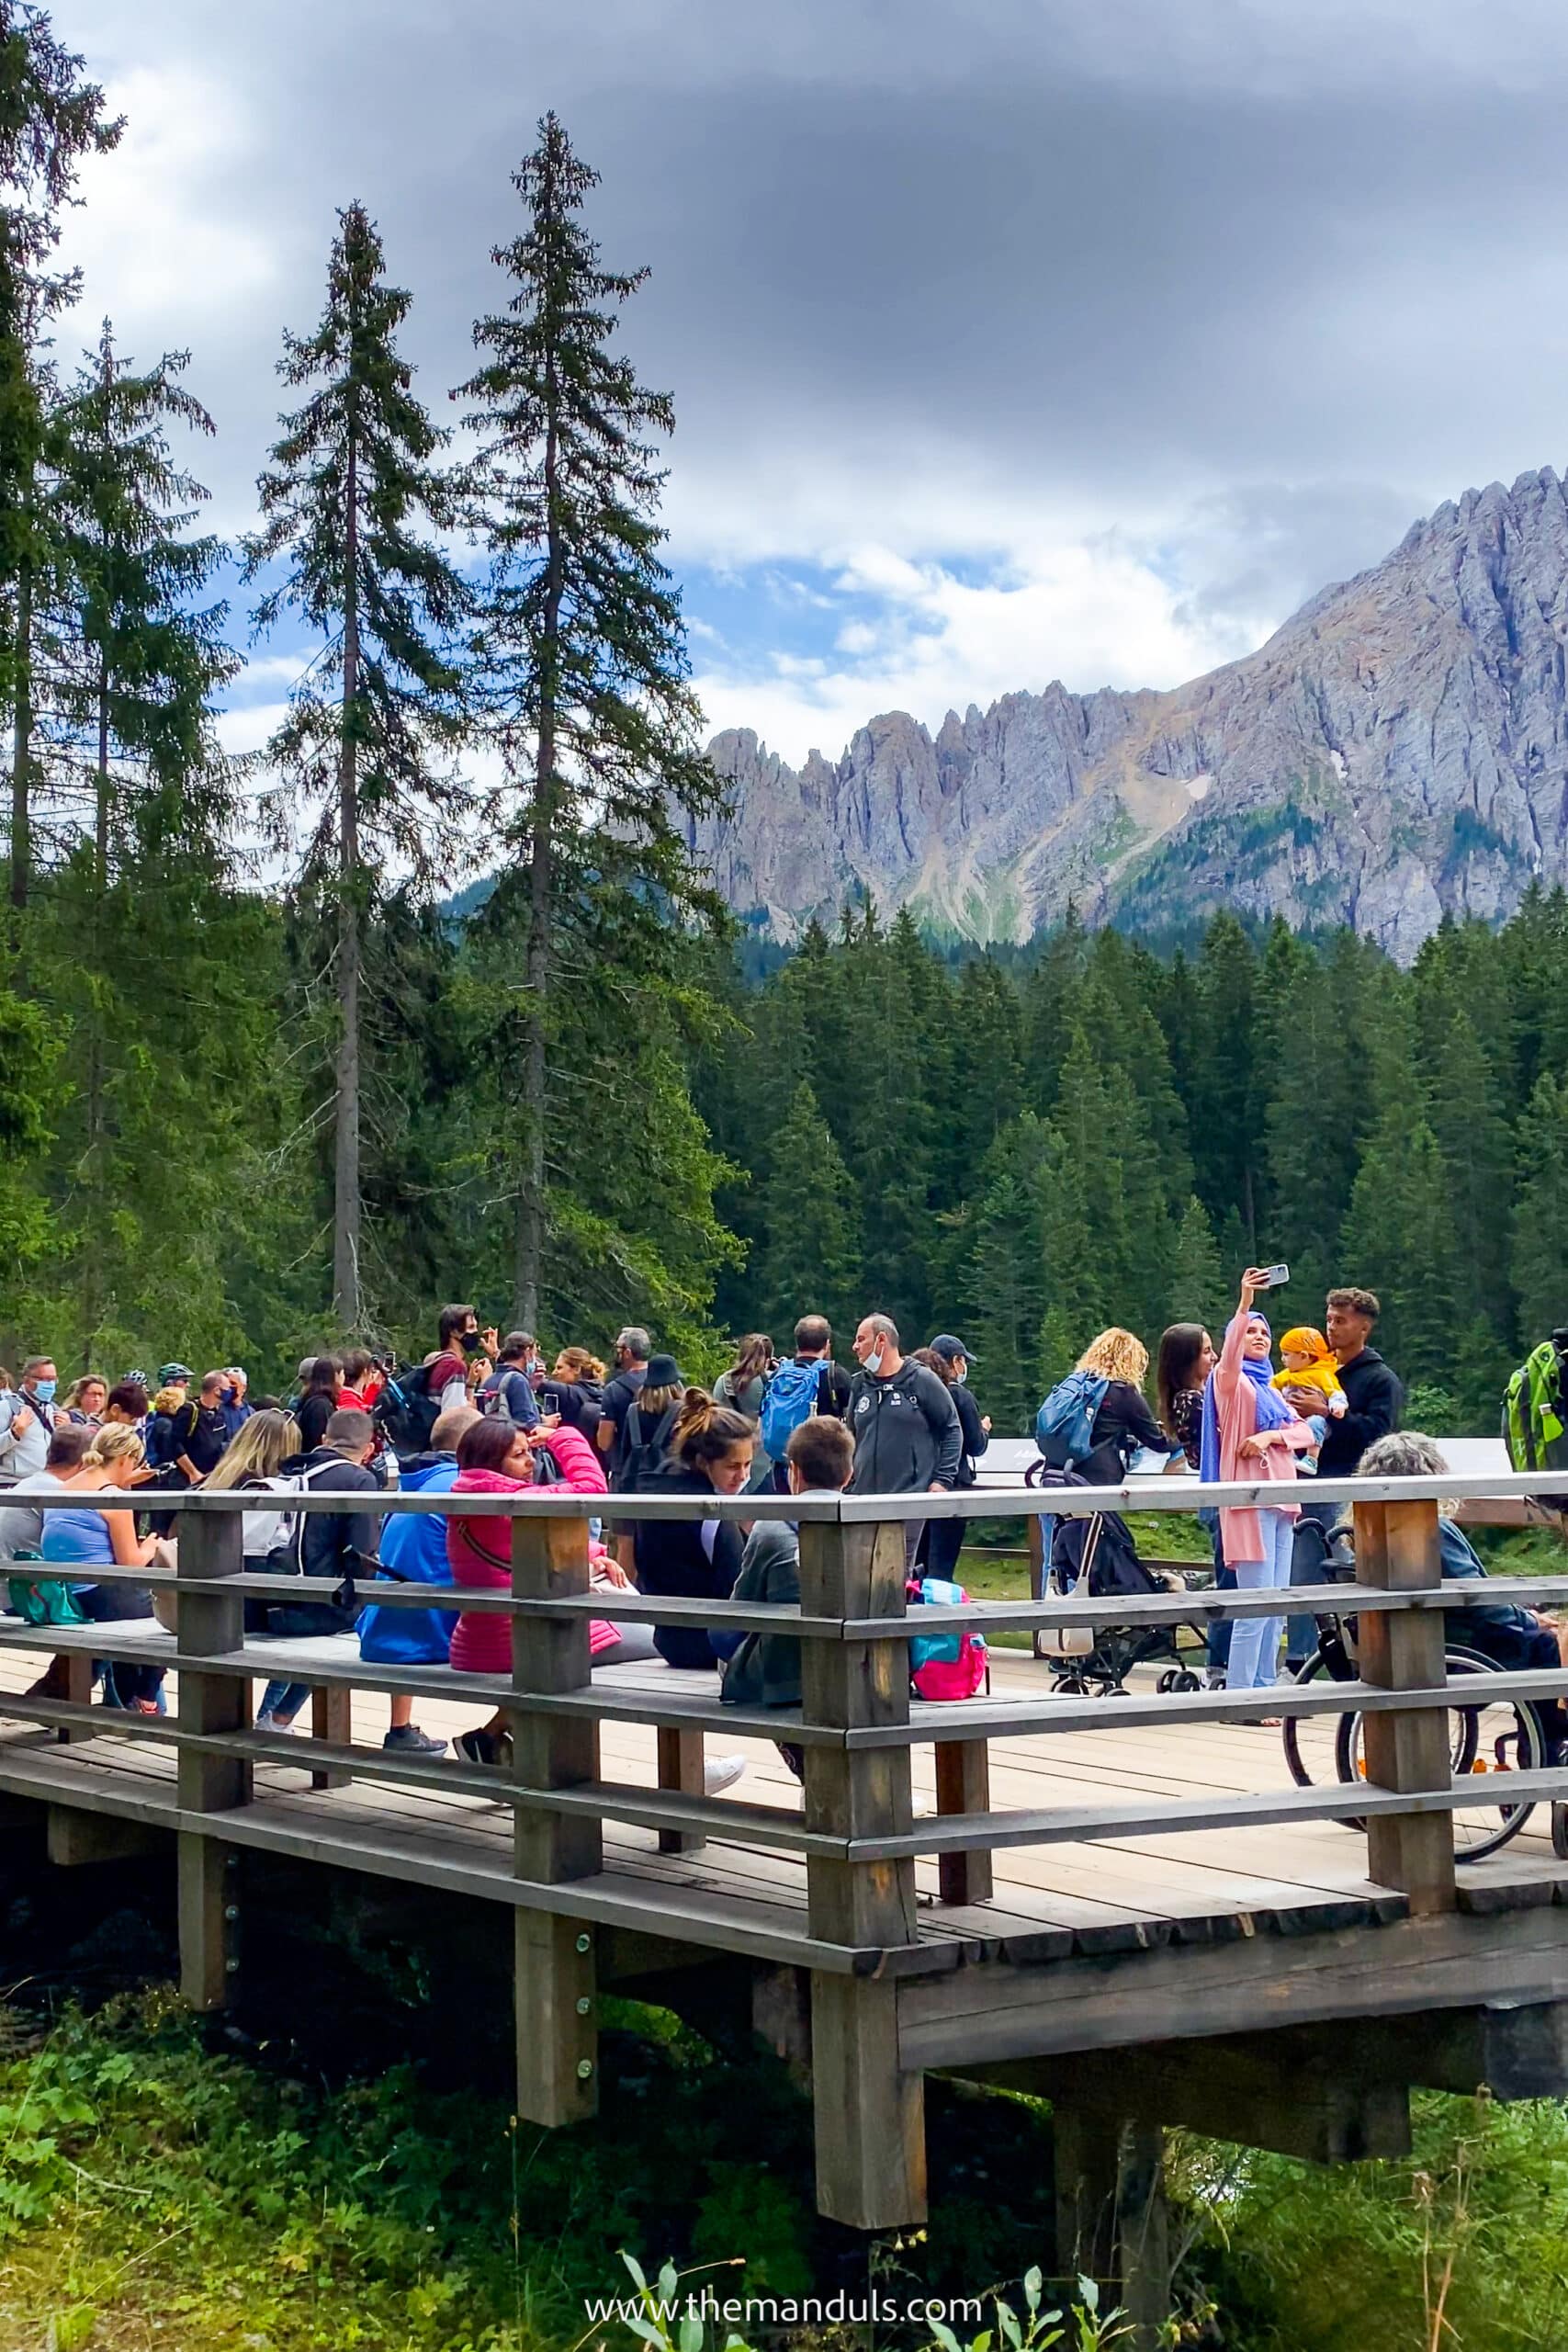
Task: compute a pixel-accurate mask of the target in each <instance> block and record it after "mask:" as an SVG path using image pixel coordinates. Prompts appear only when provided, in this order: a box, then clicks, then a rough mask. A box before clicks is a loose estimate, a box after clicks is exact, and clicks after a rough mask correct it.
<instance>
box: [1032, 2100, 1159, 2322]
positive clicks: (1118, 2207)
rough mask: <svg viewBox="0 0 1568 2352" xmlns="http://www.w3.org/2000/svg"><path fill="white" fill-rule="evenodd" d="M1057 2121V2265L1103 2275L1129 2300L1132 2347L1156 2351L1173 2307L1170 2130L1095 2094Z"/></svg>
mask: <svg viewBox="0 0 1568 2352" xmlns="http://www.w3.org/2000/svg"><path fill="white" fill-rule="evenodd" d="M1052 2126H1053V2131H1054V2134H1055V2165H1056V2268H1057V2270H1058V2271H1059V2272H1061V2273H1063V2274H1064V2275H1065V2276H1067V2277H1069V2278H1071V2277H1076V2276H1077V2275H1078V2274H1080V2273H1082V2274H1084V2275H1086V2276H1087V2277H1089V2278H1094V2279H1096V2280H1098V2281H1099V2282H1100V2285H1101V2287H1102V2288H1103V2289H1104V2290H1106V2296H1107V2300H1108V2301H1115V2302H1118V2303H1120V2304H1121V2305H1122V2308H1123V2310H1124V2311H1125V2312H1126V2314H1127V2319H1128V2323H1129V2325H1130V2333H1129V2335H1127V2337H1126V2338H1125V2341H1126V2343H1127V2345H1128V2346H1129V2352H1157V2348H1158V2346H1160V2345H1161V2344H1162V2343H1163V2342H1164V2339H1165V2324H1166V2321H1167V2320H1168V2317H1169V2314H1170V2231H1169V2219H1168V2212H1167V2208H1166V2197H1165V2134H1164V2131H1162V2130H1161V2128H1160V2126H1159V2125H1158V2124H1157V2123H1151V2122H1149V2121H1148V2120H1146V2119H1145V2118H1142V2117H1134V2116H1127V2115H1121V2114H1118V2113H1117V2112H1116V2111H1115V2110H1114V2109H1111V2108H1108V2107H1102V2106H1100V2105H1098V2104H1096V2103H1093V2102H1089V2101H1086V2102H1083V2103H1078V2102H1077V2101H1074V2102H1071V2103H1067V2102H1064V2103H1063V2104H1062V2105H1060V2106H1058V2107H1056V2108H1055V2109H1053V2110H1052Z"/></svg>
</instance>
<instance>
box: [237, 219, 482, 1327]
mask: <svg viewBox="0 0 1568 2352" xmlns="http://www.w3.org/2000/svg"><path fill="white" fill-rule="evenodd" d="M338 221H339V230H338V235H337V238H336V240H335V242H334V243H333V249H332V256H331V259H330V261H329V263H328V266H327V299H326V305H325V308H324V310H323V311H322V313H321V322H320V324H319V325H318V326H317V328H316V330H315V332H314V334H310V335H308V336H303V337H301V336H299V335H295V334H287V333H286V334H285V336H284V351H283V357H282V358H281V359H280V360H279V362H278V374H279V375H280V376H281V377H282V379H283V380H284V382H285V383H286V384H288V385H290V386H291V387H294V388H295V389H299V390H304V391H305V393H306V395H307V397H306V399H305V401H304V402H303V404H302V405H301V406H300V407H299V408H297V409H295V410H294V411H293V412H292V413H289V414H288V415H286V416H285V417H284V418H283V419H282V420H281V422H282V424H283V432H282V435H281V436H280V438H279V439H278V441H277V442H276V445H275V446H274V448H273V450H272V453H271V454H272V463H271V465H270V466H269V467H268V468H267V469H266V470H265V472H264V473H263V475H262V476H261V479H260V481H259V483H258V485H257V491H258V496H259V500H260V504H261V512H262V516H263V524H262V528H261V529H260V530H259V531H258V532H257V533H256V534H255V535H254V537H252V538H250V539H248V540H247V541H246V543H245V577H246V579H247V580H248V581H255V580H256V579H258V578H259V577H260V576H261V575H262V574H263V573H264V572H267V571H269V570H270V568H271V567H272V566H274V565H276V564H279V563H281V564H283V565H284V566H285V567H286V569H285V573H284V578H283V580H282V581H281V582H279V583H278V584H276V585H274V586H271V587H269V588H267V589H266V590H265V593H264V594H263V595H262V597H261V600H260V602H259V603H258V604H257V605H256V608H255V612H254V616H253V617H254V626H255V628H256V630H257V631H258V632H265V631H267V630H270V629H271V628H274V627H275V626H276V623H277V622H278V620H279V619H280V618H281V617H282V616H283V615H284V614H285V613H286V612H292V613H295V614H297V615H298V616H299V619H300V620H301V621H303V622H304V623H305V625H306V627H307V628H309V629H310V630H312V631H313V632H315V633H316V635H317V636H318V638H319V639H321V648H320V650H319V652H318V653H317V654H316V657H315V659H314V660H313V662H311V663H310V668H309V670H308V671H307V673H306V675H305V677H304V679H303V681H302V683H301V684H300V685H299V687H298V688H297V689H296V691H295V694H294V696H293V700H292V703H291V707H290V709H289V713H288V718H286V719H285V721H284V723H283V725H282V726H281V727H280V728H279V729H278V731H277V733H276V735H275V736H274V738H273V740H272V742H271V743H270V745H269V746H268V758H269V760H270V761H271V763H273V765H274V766H275V767H276V769H277V770H278V771H279V773H280V774H281V775H282V776H283V777H284V779H285V780H286V783H287V784H288V786H289V788H290V789H291V790H293V791H295V792H297V793H299V794H301V795H302V796H304V797H306V798H307V799H308V800H309V801H310V802H313V803H314V804H315V806H316V809H317V810H318V817H317V822H316V825H315V828H314V831H313V832H312V833H311V834H310V836H309V839H308V842H307V849H306V866H307V870H308V872H309V874H310V876H312V877H317V876H320V877H321V879H322V880H323V882H324V885H325V888H326V894H327V903H328V906H329V908H330V910H331V914H332V919H333V931H334V933H335V940H334V944H333V980H334V990H335V1001H336V1021H335V1031H336V1035H335V1038H334V1040H333V1276H332V1290H333V1311H334V1313H335V1315H336V1317H337V1319H338V1321H339V1322H340V1323H341V1324H342V1325H343V1326H344V1327H345V1328H355V1327H357V1326H358V1325H360V1324H361V1322H362V1321H363V1319H364V1315H365V1306H366V1300H365V1286H364V1266H363V1245H362V1233H361V1227H362V1223H363V1186H362V1173H361V1151H362V1143H361V1119H362V1094H363V1087H364V1071H363V1067H362V1021H363V1013H362V992H363V986H364V977H365V956H366V945H367V923H368V918H369V913H370V910H371V908H372V906H373V904H374V901H375V897H376V893H377V889H378V883H379V878H380V876H381V875H382V874H383V873H384V872H386V871H387V870H388V869H390V870H392V871H393V872H394V873H399V872H400V873H401V874H402V875H405V876H409V877H411V878H412V883H413V885H414V886H415V887H416V888H424V887H426V886H427V885H428V884H429V883H430V882H432V881H434V879H436V878H437V877H440V876H444V875H445V874H446V871H447V869H448V866H449V864H450V861H451V859H452V856H453V854H454V851H455V846H456V827H455V815H456V811H457V806H458V803H459V800H460V797H461V795H460V791H459V787H458V786H457V778H456V776H455V774H454V770H453V761H454V758H455V755H456V753H457V749H458V746H459V745H460V743H461V741H462V740H463V734H464V728H465V712H464V706H463V699H462V691H461V689H462V679H461V673H460V669H459V666H458V662H457V658H456V653H455V639H456V632H457V629H458V628H459V625H460V624H461V623H462V621H463V620H464V618H465V616H466V615H467V613H468V601H469V600H468V593H467V591H466V589H465V586H464V583H463V582H462V580H461V578H460V577H459V575H458V573H457V571H456V570H455V569H454V567H453V566H452V564H451V563H450V562H449V561H448V560H447V559H446V555H445V554H444V553H443V552H442V549H441V547H440V545H439V543H438V534H440V533H441V532H443V531H445V530H446V529H447V528H449V527H450V526H453V525H454V524H455V523H456V521H457V499H456V494H455V491H454V487H453V484H452V482H451V481H450V479H449V477H448V476H447V475H446V473H445V472H444V471H443V470H442V469H441V468H440V466H439V465H438V464H437V462H436V460H437V458H438V455H439V452H440V450H441V449H442V447H443V446H444V444H445V441H446V437H447V436H446V435H445V434H444V433H442V432H440V431H438V430H437V429H436V427H435V426H434V425H433V424H432V423H431V421H430V418H429V416H428V415H427V414H426V413H425V411H424V409H423V407H422V406H421V404H420V402H419V401H417V400H416V399H415V398H414V395H413V391H412V379H413V371H412V368H411V367H410V365H409V363H408V362H407V361H406V360H404V359H403V358H401V357H400V356H399V353H398V350H397V346H396V343H395V340H394V338H395V337H396V335H397V333H398V330H399V328H400V326H401V325H402V323H403V321H404V320H405V319H406V318H407V316H408V312H409V308H410V302H411V298H410V296H409V295H408V294H407V293H405V292H404V291H403V290H402V289H401V288H399V287H395V286H391V285H389V284H388V282H387V279H386V277H385V276H384V274H383V273H384V268H385V258H384V255H383V253H382V247H381V240H380V237H379V235H378V232H377V229H376V226H375V223H374V222H373V221H372V220H371V219H370V216H369V214H368V213H367V210H366V209H365V207H364V205H363V204H358V203H355V204H351V205H350V206H349V207H348V208H347V209H346V210H345V211H343V212H341V213H340V214H339V215H338Z"/></svg>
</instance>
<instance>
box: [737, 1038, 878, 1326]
mask: <svg viewBox="0 0 1568 2352" xmlns="http://www.w3.org/2000/svg"><path fill="white" fill-rule="evenodd" d="M853 1203H854V1188H853V1186H852V1183H851V1182H850V1176H849V1170H848V1169H847V1168H846V1167H845V1166H844V1160H843V1155H842V1153H841V1152H840V1149H839V1147H838V1145H837V1144H836V1143H835V1142H834V1140H833V1136H832V1131H831V1129H830V1128H829V1125H828V1123H827V1121H826V1120H825V1119H824V1118H823V1116H822V1114H821V1112H820V1111H819V1110H818V1107H817V1097H816V1096H815V1095H814V1094H813V1093H812V1091H811V1089H810V1087H809V1086H807V1084H806V1083H805V1081H804V1080H802V1082H801V1084H800V1085H799V1086H797V1087H796V1089H795V1095H794V1098H793V1100H792V1101H791V1103H790V1105H789V1109H788V1111H787V1113H786V1114H785V1116H784V1119H783V1120H782V1122H781V1123H780V1125H778V1127H777V1128H776V1129H775V1130H774V1132H773V1136H772V1138H771V1140H770V1142H769V1145H768V1148H767V1154H766V1163H765V1169H764V1173H763V1178H762V1182H761V1187H760V1193H759V1200H758V1210H759V1217H760V1222H761V1235H762V1238H761V1244H760V1246H759V1248H758V1251H757V1262H756V1266H755V1269H754V1273H753V1281H754V1284H755V1295H756V1297H757V1299H758V1302H759V1313H760V1315H761V1322H760V1323H759V1325H758V1329H765V1330H769V1331H771V1332H772V1333H773V1338H774V1340H775V1341H776V1343H777V1344H778V1346H779V1347H780V1348H783V1347H784V1346H785V1345H786V1344H787V1342H788V1337H789V1333H790V1331H791V1330H792V1329H793V1328H794V1325H795V1322H796V1320H797V1319H798V1318H799V1317H801V1316H802V1315H825V1316H826V1317H828V1320H829V1323H830V1324H831V1325H832V1326H833V1329H834V1330H835V1331H836V1332H843V1331H847V1330H852V1329H853V1328H854V1324H855V1320H856V1317H857V1315H858V1312H859V1304H860V1301H859V1289H860V1280H861V1263H860V1259H861V1253H860V1235H859V1231H858V1229H857V1226H856V1222H855V1216H854V1207H853Z"/></svg>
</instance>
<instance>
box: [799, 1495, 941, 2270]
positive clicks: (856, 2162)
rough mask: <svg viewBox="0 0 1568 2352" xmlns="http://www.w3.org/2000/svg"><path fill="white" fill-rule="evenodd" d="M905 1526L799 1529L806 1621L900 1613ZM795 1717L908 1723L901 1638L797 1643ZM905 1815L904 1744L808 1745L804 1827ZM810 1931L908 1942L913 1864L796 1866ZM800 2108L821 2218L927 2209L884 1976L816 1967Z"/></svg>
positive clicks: (847, 1940) (869, 1825) (883, 2224)
mask: <svg viewBox="0 0 1568 2352" xmlns="http://www.w3.org/2000/svg"><path fill="white" fill-rule="evenodd" d="M904 1582H905V1569H904V1531H903V1528H902V1527H901V1526H899V1525H897V1524H896V1523H895V1524H889V1525H883V1526H857V1527H836V1526H832V1525H825V1524H818V1523H814V1522H812V1521H807V1522H806V1523H805V1524H803V1525H802V1527H801V1531H800V1605H801V1608H802V1610H803V1611H805V1612H806V1614H807V1615H808V1616H814V1617H818V1616H819V1617H898V1616H902V1614H903V1612H904ZM802 1652H803V1655H802V1661H801V1702H802V1703H801V1713H802V1714H803V1716H804V1717H805V1719H806V1721H807V1722H808V1723H814V1724H826V1725H828V1726H829V1727H830V1728H831V1729H833V1730H835V1731H850V1730H853V1729H856V1728H858V1727H860V1726H862V1725H865V1724H907V1723H908V1720H909V1650H908V1643H907V1642H901V1641H897V1642H894V1641H886V1642H806V1643H803V1644H802ZM913 1821H914V1795H913V1789H912V1784H911V1778H910V1770H909V1751H908V1748H907V1747H879V1748H869V1749H868V1748H861V1749H856V1750H852V1749H850V1748H848V1747H831V1746H829V1745H828V1744H826V1743H823V1744H820V1745H819V1744H818V1743H817V1742H815V1741H814V1742H812V1743H811V1744H809V1745H808V1746H807V1749H806V1823H807V1828H809V1829H819V1830H825V1831H827V1832H828V1833H829V1835H831V1836H833V1837H838V1838H874V1837H886V1836H889V1835H896V1834H897V1832H898V1831H900V1830H905V1829H908V1828H910V1827H911V1826H913ZM806 1870H807V1906H808V1910H809V1914H810V1924H811V1932H812V1934H813V1935H814V1936H819V1937H821V1938H822V1939H823V1940H824V1941H825V1942H828V1943H838V1944H854V1945H873V1946H874V1945H882V1946H888V1945H898V1944H909V1943H913V1942H914V1941H915V1938H916V1911H915V1866H914V1862H913V1860H894V1861H886V1862H837V1861H829V1860H824V1859H822V1858H821V1857H819V1856H817V1855H812V1856H810V1857H808V1859H807V1866H806ZM811 2036H812V2075H813V2082H814V2086H815V2088H814V2095H813V2099H812V2110H813V2116H814V2120H815V2126H816V2134H817V2202H818V2209H819V2211H822V2212H823V2213H826V2214H827V2215H828V2216H829V2218H830V2219H831V2220H833V2221H836V2222H847V2223H848V2224H849V2225H850V2227H851V2228H853V2229H862V2230H884V2229H896V2228H897V2227H899V2226H901V2225H902V2224H904V2223H906V2222H921V2221H924V2219H925V2214H926V2160H925V2086H924V2080H923V2077H922V2076H921V2075H919V2074H918V2073H910V2072H907V2071H905V2070H904V2069H903V2068H902V2067H901V2066H900V2065H899V2063H898V2018H897V1987H896V1985H895V1984H894V1983H893V1982H892V1980H890V1979H873V1978H871V1977H864V1976H839V1975H832V1974H829V1973H828V1972H827V1971H825V1970H815V1971H813V1973H812V1985H811Z"/></svg>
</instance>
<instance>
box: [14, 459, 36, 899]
mask: <svg viewBox="0 0 1568 2352" xmlns="http://www.w3.org/2000/svg"><path fill="white" fill-rule="evenodd" d="M31 511H32V500H31V498H30V496H29V498H28V522H27V525H26V528H27V530H28V534H29V535H30V533H31V528H32V524H31ZM32 635H33V567H32V559H31V557H30V556H24V557H23V559H22V561H21V563H20V564H19V566H18V567H17V690H16V702H15V705H14V707H13V712H12V719H11V904H12V906H13V907H14V908H15V909H16V910H17V912H18V913H20V912H21V910H23V909H24V908H25V907H26V905H27V903H28V896H29V894H30V890H31V887H32V862H33V842H32V804H31V797H30V796H31V787H32V756H33V648H32Z"/></svg>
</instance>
